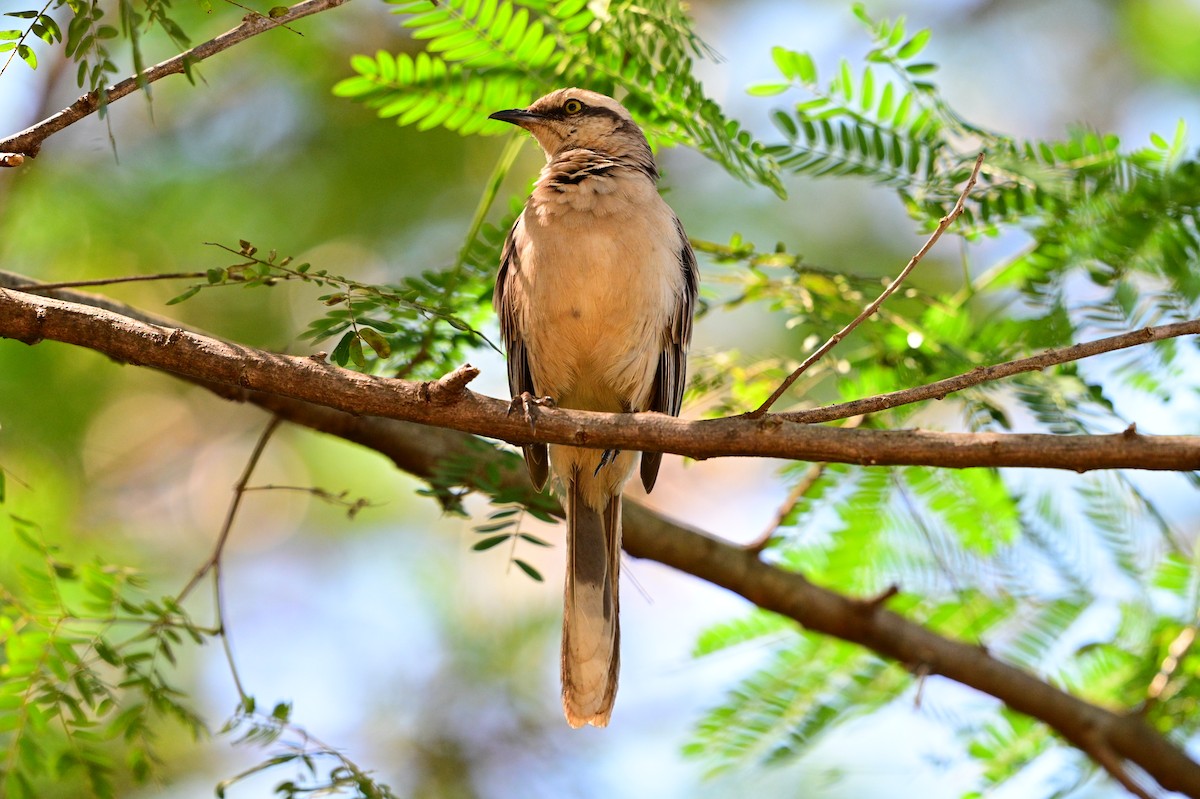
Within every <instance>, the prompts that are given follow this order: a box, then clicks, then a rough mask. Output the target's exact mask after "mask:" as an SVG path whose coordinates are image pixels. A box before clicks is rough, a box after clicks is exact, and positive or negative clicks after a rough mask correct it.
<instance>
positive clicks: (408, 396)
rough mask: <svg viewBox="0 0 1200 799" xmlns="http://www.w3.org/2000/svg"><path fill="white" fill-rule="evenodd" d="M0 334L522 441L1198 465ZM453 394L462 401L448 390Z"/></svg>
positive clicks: (233, 355) (52, 304)
mask: <svg viewBox="0 0 1200 799" xmlns="http://www.w3.org/2000/svg"><path fill="white" fill-rule="evenodd" d="M0 337H3V338H13V339H18V340H21V341H25V342H27V343H31V344H32V343H36V342H38V341H41V340H42V339H52V340H55V341H62V342H65V343H68V344H75V345H78V346H81V347H87V348H89V349H93V350H96V351H97V352H102V353H104V354H106V355H108V356H110V357H112V358H115V359H117V360H120V361H124V362H127V363H132V364H136V365H139V366H149V367H152V368H155V369H161V370H163V371H167V372H171V373H173V374H177V375H180V376H181V377H186V378H189V379H193V380H203V381H207V382H212V383H224V384H226V385H229V386H234V387H238V388H245V389H250V390H254V391H264V392H268V393H273V394H279V395H281V396H286V397H290V398H292V399H298V400H304V401H306V402H313V403H316V404H318V405H326V406H329V407H332V408H337V409H339V410H344V411H349V412H351V413H358V414H363V415H369V416H384V417H388V418H392V419H400V420H403V421H409V422H419V423H421V424H430V425H435V426H438V427H448V428H451V429H454V430H460V431H462V432H466V433H474V434H476V435H482V436H488V437H491V438H499V439H503V440H505V441H508V442H510V443H514V444H520V443H529V442H533V441H542V442H547V443H552V444H571V445H574V446H584V447H594V448H612V449H623V450H640V451H651V452H669V453H674V454H677V455H685V456H688V457H693V458H699V459H706V458H716V457H727V456H754V457H770V458H787V459H791V460H807V461H828V462H835V463H856V464H861V465H868V466H884V465H898V464H911V465H924V466H942V467H950V468H966V467H974V466H986V467H999V466H1014V467H1017V466H1023V467H1032V468H1052V469H1070V470H1073V471H1087V470H1090V469H1119V468H1129V469H1155V470H1171V471H1192V470H1196V469H1200V437H1197V436H1141V435H1136V434H1130V433H1119V434H1115V435H1107V436H1057V435H1044V434H996V433H942V432H934V431H924V430H895V431H892V430H840V429H836V428H828V427H815V426H811V425H799V424H794V423H790V422H786V421H782V420H779V419H777V418H774V417H767V418H765V419H747V418H744V417H738V418H730V419H714V420H705V421H685V420H682V419H676V418H674V417H670V416H665V415H662V414H654V413H646V414H636V415H631V414H614V413H589V412H584V411H569V410H563V409H560V408H545V409H542V410H541V412H540V413H539V414H538V423H537V428H536V430H535V429H533V428H531V427H530V426H529V425H528V424H527V423H526V422H525V421H523V420H522V419H521V418H520V416H519V415H512V416H510V415H508V413H507V411H508V407H509V403H507V402H503V401H501V400H497V399H493V398H491V397H485V396H482V395H479V394H475V393H474V392H471V391H468V390H466V388H465V387H459V386H453V385H452V386H444V385H442V384H430V383H422V382H414V381H408V380H389V379H385V378H378V377H372V376H369V375H363V374H359V373H357V372H351V371H348V370H345V369H339V368H337V367H336V366H332V365H330V364H327V363H323V362H320V361H317V360H314V359H312V358H302V357H296V356H288V355H278V354H274V353H269V352H264V351H262V350H256V349H253V348H251V347H245V346H242V345H238V344H232V343H229V342H225V341H219V340H217V339H213V338H210V337H208V336H203V335H199V334H196V333H191V332H188V331H185V330H181V329H179V328H164V327H160V326H155V325H150V324H146V323H144V322H139V321H137V320H135V319H131V318H129V317H126V316H121V315H118V314H115V313H112V312H110V311H104V310H99V309H97V308H92V307H88V306H84V305H79V304H76V303H70V302H64V301H62V300H56V299H51V298H47V297H39V296H36V295H33V294H27V293H24V292H17V291H12V290H0ZM446 389H453V393H454V395H455V396H453V397H449V396H447V395H446Z"/></svg>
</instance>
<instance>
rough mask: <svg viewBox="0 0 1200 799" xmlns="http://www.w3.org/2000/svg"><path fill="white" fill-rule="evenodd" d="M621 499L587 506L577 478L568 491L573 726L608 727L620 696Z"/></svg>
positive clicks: (569, 706) (567, 687) (567, 669)
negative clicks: (617, 697) (614, 702)
mask: <svg viewBox="0 0 1200 799" xmlns="http://www.w3.org/2000/svg"><path fill="white" fill-rule="evenodd" d="M620 569H621V495H620V493H617V494H614V495H612V496H611V497H610V498H609V499H608V502H607V504H606V506H605V507H604V509H603V510H600V511H597V510H595V509H593V508H590V507H588V506H587V504H586V503H585V502H584V501H583V497H582V495H581V492H580V490H579V478H578V475H576V476H574V477H573V478H572V479H571V480H570V485H569V486H568V490H567V582H566V587H565V589H564V593H563V638H562V699H563V712H564V713H565V714H566V716H567V723H568V724H570V725H571V726H572V727H582V726H583V725H584V724H591V725H593V726H595V727H604V726H606V725H607V724H608V717H609V715H611V714H612V706H613V700H614V699H615V698H616V695H617V672H618V669H619V667H620V659H621V650H620V642H621V629H620V625H619V623H618V620H617V608H618V600H617V588H618V577H619V575H620Z"/></svg>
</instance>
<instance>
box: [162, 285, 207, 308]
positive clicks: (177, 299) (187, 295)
mask: <svg viewBox="0 0 1200 799" xmlns="http://www.w3.org/2000/svg"><path fill="white" fill-rule="evenodd" d="M201 288H203V287H202V286H200V285H195V286H192V287H191V288H189V289H188V290H187V291H185V292H183V293H182V294H178V295H176V296H174V297H172V298H171V299H169V300H167V305H178V304H179V303H181V302H183V301H184V300H188V299H191V298H192V297H195V296H196V295H197V294H199V293H200V289H201Z"/></svg>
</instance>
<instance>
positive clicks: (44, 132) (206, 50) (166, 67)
mask: <svg viewBox="0 0 1200 799" xmlns="http://www.w3.org/2000/svg"><path fill="white" fill-rule="evenodd" d="M346 2H348V0H304V2H302V3H297V4H296V5H294V6H291V7H290V8H288V9H287V13H286V14H280V15H279V16H272V17H267V16H263V15H262V14H257V13H251V14H247V15H246V16H245V17H244V18H243V19H242V24H240V25H238V26H237V27H236V28H233V29H231V30H228V31H226V32H225V33H222V34H221V35H220V36H218V37H216V38H215V39H209V40H208V41H207V42H203V43H202V44H198V45H196V46H195V47H193V48H192V49H190V50H185V51H184V52H182V53H180V54H179V55H177V56H175V57H173V58H168V59H167V60H166V61H163V62H161V63H159V64H155V65H154V66H152V67H150V68H149V69H146V70H143V71H142V73H141V74H140V75H133V76H131V77H128V78H125V79H124V80H122V81H120V82H119V83H116V84H113V85H112V86H109V87H108V88H107V89H106V90H105V91H104V101H105V102H107V103H111V102H113V101H114V100H119V99H121V98H122V97H124V96H125V95H127V94H131V93H133V92H135V91H137V90H138V89H139V88H141V86H143V85H145V84H148V83H153V82H155V81H157V80H160V79H162V78H165V77H166V76H167V75H176V74H182V73H183V72H184V71H186V70H187V69H188V68H190V67H191V65H192V64H195V63H198V62H200V61H203V60H204V59H206V58H209V57H211V56H214V55H216V54H217V53H219V52H221V51H222V50H228V49H229V48H230V47H233V46H234V45H235V44H240V43H241V42H244V41H246V40H247V39H249V38H251V37H253V36H257V35H258V34H260V33H262V32H263V31H268V30H272V29H274V28H279V27H283V26H286V25H287V24H288V23H290V22H295V21H296V20H298V19H300V18H302V17H307V16H310V15H312V14H317V13H320V12H322V11H328V10H329V9H331V8H336V7H337V6H340V5H342V4H343V3H346ZM98 108H100V94H99V93H98V92H88V93H87V94H85V95H83V96H82V97H80V98H79V99H78V100H76V101H75V102H73V103H71V104H70V105H69V106H67V107H66V108H64V109H63V110H61V111H59V112H58V113H57V114H54V115H53V116H51V117H48V118H46V119H43V120H42V121H41V122H38V123H37V124H35V125H32V126H31V127H28V128H26V129H25V130H23V131H21V132H20V133H16V134H14V135H12V136H9V137H8V138H7V139H0V167H15V166H20V165H21V164H22V163H23V162H24V160H25V159H24V157H23V156H29V157H31V158H34V157H36V156H37V154H38V151H39V150H41V148H42V142H44V141H45V140H46V139H47V138H49V137H50V136H52V135H54V134H55V133H58V132H59V131H60V130H63V129H64V128H67V127H69V126H71V125H73V124H75V123H76V122H78V121H79V120H81V119H83V118H85V117H87V116H89V115H91V114H93V113H95V112H96V110H97V109H98Z"/></svg>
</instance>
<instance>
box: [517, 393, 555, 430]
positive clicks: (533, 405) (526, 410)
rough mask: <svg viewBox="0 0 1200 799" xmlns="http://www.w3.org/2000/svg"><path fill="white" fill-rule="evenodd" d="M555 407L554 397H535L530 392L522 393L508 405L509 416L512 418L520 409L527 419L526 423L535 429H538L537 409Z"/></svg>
mask: <svg viewBox="0 0 1200 799" xmlns="http://www.w3.org/2000/svg"><path fill="white" fill-rule="evenodd" d="M553 407H554V398H553V397H535V396H533V395H532V394H530V393H529V392H528V391H522V392H521V393H520V394H518V395H517V396H515V397H513V398H512V402H510V403H509V404H508V415H509V416H512V415H513V414H514V413H516V411H517V409H518V408H520V409H521V415H522V416H524V417H525V421H526V422H528V423H529V427H530V428H534V427H537V409H538V408H553Z"/></svg>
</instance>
